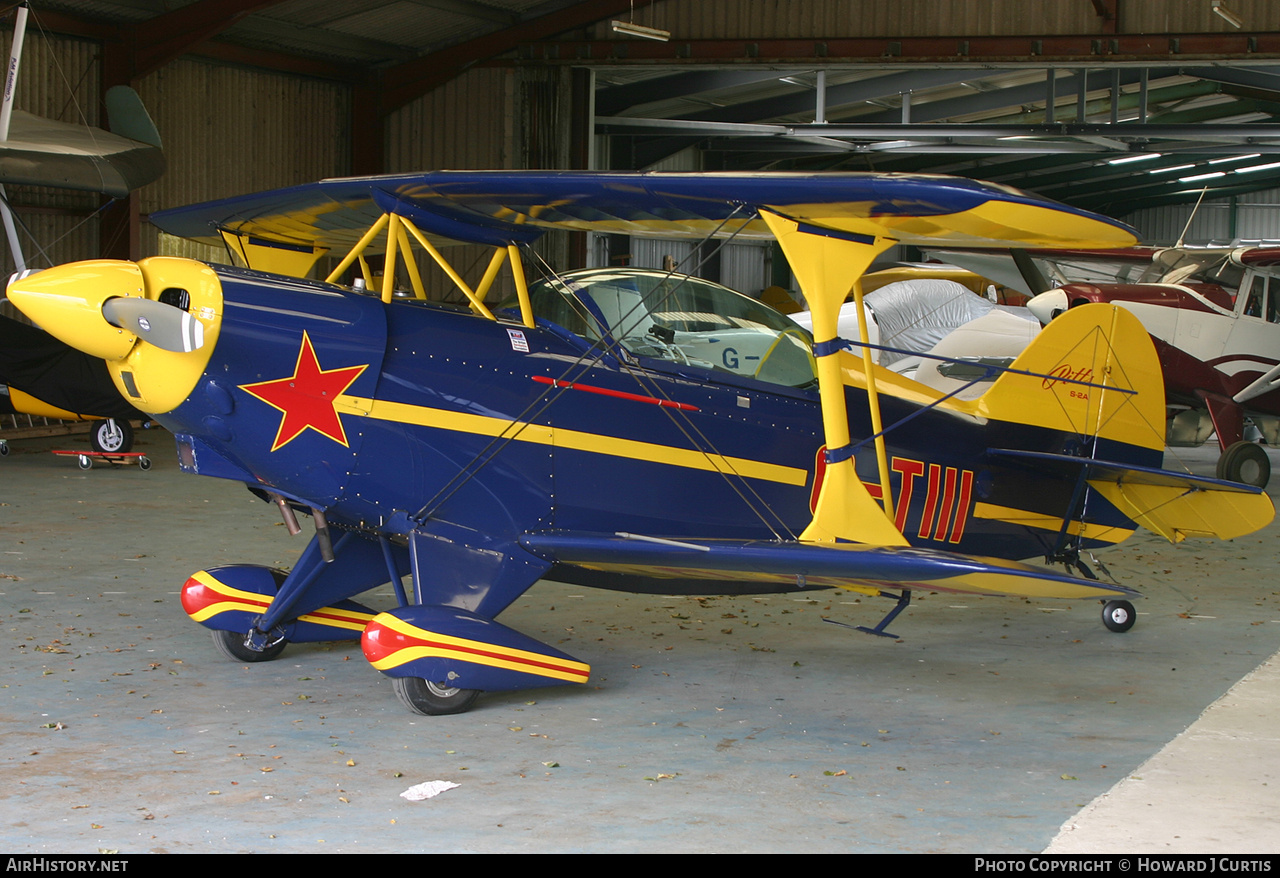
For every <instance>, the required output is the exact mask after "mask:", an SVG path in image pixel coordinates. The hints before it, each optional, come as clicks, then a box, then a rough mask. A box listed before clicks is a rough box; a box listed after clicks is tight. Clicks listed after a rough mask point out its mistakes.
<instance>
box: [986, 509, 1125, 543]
mask: <svg viewBox="0 0 1280 878" xmlns="http://www.w3.org/2000/svg"><path fill="white" fill-rule="evenodd" d="M973 517H974V518H985V519H988V520H992V521H1003V522H1004V523H1005V524H1020V525H1025V526H1026V527H1034V528H1037V529H1039V530H1049V531H1060V530H1062V521H1063V519H1062V517H1061V516H1054V515H1045V514H1043V513H1040V512H1031V511H1029V510H1026V509H1014V508H1012V507H1010V506H996V505H995V504H993V503H975V504H974V505H973ZM1067 533H1069V534H1071V535H1072V536H1082V537H1084V538H1085V539H1088V540H1102V541H1103V542H1107V543H1120V542H1123V541H1124V540H1127V539H1128V538H1129V537H1131V536H1133V529H1132V528H1123V527H1112V526H1110V525H1103V524H1088V523H1082V522H1079V521H1073V522H1071V523H1070V524H1069V525H1068V526H1067Z"/></svg>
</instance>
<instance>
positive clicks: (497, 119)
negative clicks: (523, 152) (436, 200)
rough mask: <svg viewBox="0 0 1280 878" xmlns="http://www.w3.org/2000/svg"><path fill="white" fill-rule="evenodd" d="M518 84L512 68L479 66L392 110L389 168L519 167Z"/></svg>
mask: <svg viewBox="0 0 1280 878" xmlns="http://www.w3.org/2000/svg"><path fill="white" fill-rule="evenodd" d="M515 89H516V82H515V78H514V76H513V74H512V71H510V70H502V69H498V68H479V69H475V70H471V71H468V72H467V73H464V74H463V75H462V76H459V77H458V78H456V79H454V80H451V81H450V82H448V83H446V84H444V85H442V86H440V87H439V88H437V89H435V90H434V91H432V92H430V93H429V94H426V95H424V96H423V97H420V98H418V99H417V100H416V101H413V102H412V103H410V104H409V105H407V106H405V107H403V108H402V109H400V110H398V111H396V112H395V113H393V114H391V116H390V117H389V118H388V119H387V122H386V144H387V152H386V168H387V172H388V173H392V174H397V173H409V172H412V171H427V170H443V169H447V168H453V169H464V168H465V169H472V170H477V169H481V168H510V167H514V166H515V165H513V164H512V146H513V141H512V137H513V131H512V115H513V113H514V105H515Z"/></svg>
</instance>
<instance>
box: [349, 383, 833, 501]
mask: <svg viewBox="0 0 1280 878" xmlns="http://www.w3.org/2000/svg"><path fill="white" fill-rule="evenodd" d="M335 408H336V409H337V410H338V412H340V413H342V414H349V415H360V416H364V417H370V418H376V419H378V420H381V421H392V422H394V423H398V424H415V425H417V426H421V427H435V428H437V429H441V430H453V431H455V432H458V433H471V434H474V435H478V436H503V435H505V436H507V437H509V438H510V439H512V440H513V441H516V442H532V443H534V444H536V445H549V446H554V447H556V448H563V449H572V450H574V451H587V452H591V453H593V454H607V455H611V456H613V457H625V458H628V459H631V460H647V461H652V462H654V463H662V464H667V465H669V466H679V467H684V468H686V469H696V470H704V471H707V472H720V473H734V474H736V475H739V476H743V477H745V478H750V479H761V480H763V481H768V482H780V483H782V484H784V485H795V486H798V487H803V486H804V485H805V484H806V483H807V482H808V480H809V474H808V472H807V471H805V470H803V469H800V468H798V467H792V466H782V465H780V464H774V463H765V462H764V461H759V460H746V459H745V458H741V457H723V456H721V455H718V454H707V453H704V452H701V451H696V450H694V449H689V448H674V447H672V446H670V445H656V444H654V443H651V442H638V441H636V440H634V439H622V438H619V437H617V436H603V435H601V434H599V433H584V432H581V431H578V430H565V429H561V428H555V427H544V426H539V425H537V424H527V423H513V422H511V421H508V420H505V419H503V418H494V417H489V416H487V415H473V414H468V413H466V412H451V411H446V410H445V409H438V408H430V407H428V406H420V405H410V404H408V403H402V402H387V401H386V400H381V399H364V398H360V397H354V396H345V395H344V396H340V397H338V399H337V401H336V402H335Z"/></svg>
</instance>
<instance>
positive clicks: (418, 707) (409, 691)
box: [391, 677, 480, 716]
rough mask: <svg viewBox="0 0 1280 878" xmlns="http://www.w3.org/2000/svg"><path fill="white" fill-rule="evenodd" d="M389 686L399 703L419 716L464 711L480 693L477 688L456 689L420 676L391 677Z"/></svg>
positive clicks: (442, 714)
mask: <svg viewBox="0 0 1280 878" xmlns="http://www.w3.org/2000/svg"><path fill="white" fill-rule="evenodd" d="M391 686H392V688H393V689H395V690H396V698H398V699H399V700H400V703H401V704H403V705H404V706H405V707H407V708H409V709H410V710H412V711H413V712H414V713H416V714H418V715H420V716H448V715H450V714H454V713H465V712H466V711H468V710H470V709H471V705H472V704H474V703H475V700H476V697H477V696H479V695H480V690H479V689H458V688H455V687H452V686H448V685H445V684H442V683H432V682H429V681H427V680H424V679H422V678H421V677H392V678H391Z"/></svg>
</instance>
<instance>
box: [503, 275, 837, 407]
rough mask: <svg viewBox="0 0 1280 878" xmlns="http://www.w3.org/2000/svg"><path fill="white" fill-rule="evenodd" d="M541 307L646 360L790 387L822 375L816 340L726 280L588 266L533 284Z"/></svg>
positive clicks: (546, 315) (571, 327)
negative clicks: (815, 359) (724, 282)
mask: <svg viewBox="0 0 1280 878" xmlns="http://www.w3.org/2000/svg"><path fill="white" fill-rule="evenodd" d="M529 296H530V300H531V301H532V303H533V311H534V314H535V315H536V316H537V317H539V318H542V319H546V320H549V321H551V322H553V323H556V324H558V325H560V326H562V327H563V328H565V329H567V330H568V331H570V332H572V333H573V334H575V335H578V336H580V337H582V338H584V339H585V340H587V341H588V342H589V343H592V344H596V343H602V342H603V343H606V344H610V345H611V346H612V345H616V346H617V347H618V348H620V349H621V350H622V351H625V352H626V353H627V354H629V355H631V356H632V357H635V358H638V359H651V360H665V361H668V362H674V363H677V364H679V365H684V366H696V367H699V368H703V369H708V370H710V371H713V372H729V373H732V374H734V375H737V376H739V377H744V378H754V379H756V380H760V381H764V382H767V383H770V384H778V385H782V386H786V387H806V386H809V385H810V384H812V383H813V381H814V380H815V377H816V367H815V365H814V362H813V339H812V337H811V336H810V335H809V333H808V331H807V330H805V329H803V328H802V327H801V326H799V325H798V324H797V323H795V322H794V321H792V320H790V319H789V318H787V317H786V316H785V315H783V314H781V313H779V312H778V311H776V310H774V309H773V308H771V307H770V306H768V305H766V304H765V303H763V302H761V301H759V300H757V299H753V298H751V297H750V296H746V295H744V294H742V293H739V292H736V291H735V290H732V289H730V288H728V287H726V286H722V285H721V284H717V283H714V282H712V281H708V280H704V279H702V278H698V277H693V276H691V275H681V274H671V273H668V272H663V271H658V270H654V269H642V268H618V269H609V268H597V269H583V270H581V271H576V272H571V273H569V274H566V275H562V276H560V277H554V278H546V279H543V280H540V281H537V282H535V283H533V284H530V286H529Z"/></svg>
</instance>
